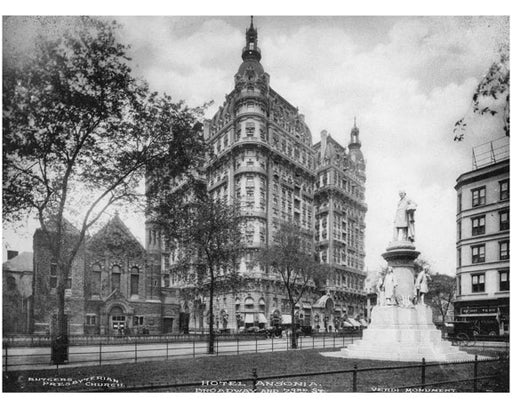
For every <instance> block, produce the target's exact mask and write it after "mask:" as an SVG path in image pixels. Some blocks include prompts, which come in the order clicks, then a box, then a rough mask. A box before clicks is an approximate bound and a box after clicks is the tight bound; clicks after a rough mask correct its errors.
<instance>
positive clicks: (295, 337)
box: [290, 300, 297, 349]
mask: <svg viewBox="0 0 512 408" xmlns="http://www.w3.org/2000/svg"><path fill="white" fill-rule="evenodd" d="M290 304H291V307H292V311H291V313H292V349H296V348H297V329H296V327H295V303H293V302H292V301H291V300H290Z"/></svg>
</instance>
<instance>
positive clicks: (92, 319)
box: [85, 315, 96, 326]
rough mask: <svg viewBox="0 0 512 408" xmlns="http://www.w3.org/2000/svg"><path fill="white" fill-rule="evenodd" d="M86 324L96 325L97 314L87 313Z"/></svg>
mask: <svg viewBox="0 0 512 408" xmlns="http://www.w3.org/2000/svg"><path fill="white" fill-rule="evenodd" d="M85 325H86V326H96V315H86V316H85Z"/></svg>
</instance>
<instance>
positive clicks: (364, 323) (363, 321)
mask: <svg viewBox="0 0 512 408" xmlns="http://www.w3.org/2000/svg"><path fill="white" fill-rule="evenodd" d="M359 322H360V323H361V326H364V327H366V326H368V323H367V322H366V320H364V319H361V320H359Z"/></svg>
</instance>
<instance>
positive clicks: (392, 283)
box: [384, 267, 398, 306]
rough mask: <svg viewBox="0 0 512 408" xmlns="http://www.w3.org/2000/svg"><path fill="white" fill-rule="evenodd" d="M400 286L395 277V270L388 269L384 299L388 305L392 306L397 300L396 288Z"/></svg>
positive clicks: (385, 278)
mask: <svg viewBox="0 0 512 408" xmlns="http://www.w3.org/2000/svg"><path fill="white" fill-rule="evenodd" d="M397 285H398V283H397V281H396V280H395V276H394V275H393V268H391V267H390V268H388V270H387V273H386V276H385V277H384V297H385V298H386V305H387V306H390V305H392V304H393V303H392V300H394V298H395V287H396V286H397Z"/></svg>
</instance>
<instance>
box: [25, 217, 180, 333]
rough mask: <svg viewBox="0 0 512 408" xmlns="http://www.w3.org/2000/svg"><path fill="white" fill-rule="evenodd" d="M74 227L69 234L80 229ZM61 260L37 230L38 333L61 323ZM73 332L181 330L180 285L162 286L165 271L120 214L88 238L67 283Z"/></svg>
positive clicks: (35, 286) (35, 315) (35, 304)
mask: <svg viewBox="0 0 512 408" xmlns="http://www.w3.org/2000/svg"><path fill="white" fill-rule="evenodd" d="M77 232H78V231H76V230H75V229H74V228H73V227H71V226H69V228H68V233H69V234H73V233H77ZM56 287H57V277H56V264H55V263H53V262H52V259H51V256H50V252H49V250H48V247H47V238H46V235H45V234H44V233H43V231H42V230H40V229H38V230H37V231H36V233H35V234H34V274H33V293H34V295H33V319H34V327H33V332H34V334H52V333H53V331H54V329H55V323H56V315H57V309H56V298H57V297H56ZM65 296H66V309H65V310H66V316H67V318H68V330H69V333H70V334H77V335H78V334H85V335H98V334H101V335H119V334H121V335H122V334H126V335H128V334H160V333H170V332H172V331H175V330H177V324H178V319H179V310H178V306H177V296H176V290H171V289H166V290H161V284H160V273H159V271H158V269H157V267H156V265H154V264H152V263H151V262H149V261H148V257H147V253H146V250H145V249H144V247H143V246H142V245H141V244H140V243H139V242H138V241H137V239H136V238H135V236H134V235H133V234H132V233H131V232H130V230H129V229H128V228H127V227H126V225H125V224H124V223H123V222H122V220H121V219H120V217H119V215H118V214H116V215H115V216H114V217H113V218H112V219H111V220H110V221H109V222H108V223H107V224H106V225H105V226H104V227H103V228H101V229H100V230H99V231H98V232H97V233H96V234H94V235H93V236H92V237H88V238H87V239H86V241H85V244H83V245H82V247H81V248H80V251H79V253H78V254H77V257H76V259H75V261H74V264H73V267H72V270H71V275H70V278H69V280H68V282H67V287H66V293H65Z"/></svg>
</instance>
